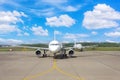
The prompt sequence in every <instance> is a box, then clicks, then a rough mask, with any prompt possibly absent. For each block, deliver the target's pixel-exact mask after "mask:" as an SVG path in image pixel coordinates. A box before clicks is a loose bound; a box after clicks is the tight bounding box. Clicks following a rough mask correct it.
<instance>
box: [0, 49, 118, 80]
mask: <svg viewBox="0 0 120 80" xmlns="http://www.w3.org/2000/svg"><path fill="white" fill-rule="evenodd" d="M0 80H120V52H119V51H114V52H113V51H84V52H75V55H74V57H72V58H67V59H53V58H52V55H51V54H49V57H46V58H38V57H36V55H35V54H34V52H33V51H21V52H19V51H16V52H14V51H13V52H0Z"/></svg>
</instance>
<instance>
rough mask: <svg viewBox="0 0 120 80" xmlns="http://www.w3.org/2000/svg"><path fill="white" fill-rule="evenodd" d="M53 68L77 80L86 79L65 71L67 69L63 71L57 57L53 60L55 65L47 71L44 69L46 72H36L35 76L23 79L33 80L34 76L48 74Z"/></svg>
mask: <svg viewBox="0 0 120 80" xmlns="http://www.w3.org/2000/svg"><path fill="white" fill-rule="evenodd" d="M53 70H57V71H58V72H60V73H61V74H63V75H66V76H69V77H71V78H73V79H75V80H84V78H80V77H78V76H75V75H73V74H70V73H68V72H65V71H63V70H62V69H60V68H59V67H58V66H57V63H56V60H55V59H54V60H53V66H52V67H51V68H49V69H48V70H46V71H44V72H40V73H38V74H35V75H33V76H28V77H26V78H24V79H23V80H31V79H34V78H37V77H40V76H43V75H46V74H48V73H50V72H52V71H53Z"/></svg>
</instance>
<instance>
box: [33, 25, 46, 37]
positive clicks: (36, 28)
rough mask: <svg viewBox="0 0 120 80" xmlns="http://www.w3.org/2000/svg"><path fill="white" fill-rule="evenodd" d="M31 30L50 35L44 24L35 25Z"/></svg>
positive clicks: (35, 32) (42, 34) (41, 34)
mask: <svg viewBox="0 0 120 80" xmlns="http://www.w3.org/2000/svg"><path fill="white" fill-rule="evenodd" d="M31 30H32V31H33V33H34V35H39V36H48V30H47V29H46V30H44V29H43V28H42V26H33V27H32V29H31Z"/></svg>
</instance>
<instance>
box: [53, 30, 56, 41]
mask: <svg viewBox="0 0 120 80" xmlns="http://www.w3.org/2000/svg"><path fill="white" fill-rule="evenodd" d="M53 40H56V33H55V31H54V39H53Z"/></svg>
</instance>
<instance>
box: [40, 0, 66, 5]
mask: <svg viewBox="0 0 120 80" xmlns="http://www.w3.org/2000/svg"><path fill="white" fill-rule="evenodd" d="M42 2H44V3H48V4H50V5H60V4H64V3H66V2H68V0H42Z"/></svg>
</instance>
